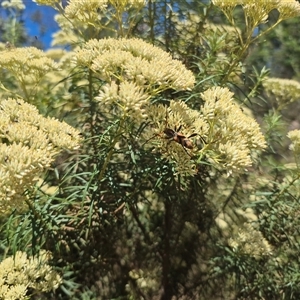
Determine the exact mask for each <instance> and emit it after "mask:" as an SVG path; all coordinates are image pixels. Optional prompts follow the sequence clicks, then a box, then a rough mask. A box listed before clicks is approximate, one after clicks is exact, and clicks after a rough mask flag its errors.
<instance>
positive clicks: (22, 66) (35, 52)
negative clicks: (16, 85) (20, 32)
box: [0, 47, 58, 85]
mask: <svg viewBox="0 0 300 300" xmlns="http://www.w3.org/2000/svg"><path fill="white" fill-rule="evenodd" d="M0 68H3V69H5V70H8V71H10V72H11V73H12V74H13V75H14V76H15V77H16V79H17V80H18V81H19V82H20V83H21V84H23V85H26V84H28V85H33V84H36V83H38V82H39V81H40V80H41V79H42V77H44V76H45V75H46V74H47V73H49V72H51V71H53V70H57V69H58V66H57V64H56V63H55V62H54V61H53V60H52V59H50V58H48V57H47V56H46V54H45V53H44V52H43V51H41V50H39V49H37V48H34V47H27V48H10V49H5V50H3V51H1V55H0Z"/></svg>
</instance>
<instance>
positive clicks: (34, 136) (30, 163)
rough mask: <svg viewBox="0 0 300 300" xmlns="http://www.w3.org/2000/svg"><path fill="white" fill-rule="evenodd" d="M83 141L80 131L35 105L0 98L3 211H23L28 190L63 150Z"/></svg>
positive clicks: (0, 200)
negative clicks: (49, 116)
mask: <svg viewBox="0 0 300 300" xmlns="http://www.w3.org/2000/svg"><path fill="white" fill-rule="evenodd" d="M80 141H81V138H80V135H79V132H78V131H77V130H75V129H74V128H73V127H71V126H69V125H67V124H66V123H64V122H59V121H58V120H55V119H51V118H44V117H43V116H41V115H40V114H39V113H38V110H37V109H36V108H35V107H34V106H33V105H30V104H28V103H25V102H24V101H23V100H21V99H18V100H14V99H7V100H0V161H1V164H0V178H1V181H0V211H1V212H2V213H6V212H8V211H9V210H10V209H12V208H16V209H18V210H23V209H24V208H25V207H26V206H25V202H24V199H25V196H24V192H25V190H26V189H28V188H32V187H33V185H34V184H35V183H36V182H37V180H38V177H39V176H40V175H41V174H42V172H43V171H44V170H45V169H46V168H49V167H50V164H51V162H53V160H54V159H55V156H56V155H57V154H58V153H59V152H60V151H61V150H63V149H70V150H72V149H73V150H75V149H77V148H78V147H79V144H80Z"/></svg>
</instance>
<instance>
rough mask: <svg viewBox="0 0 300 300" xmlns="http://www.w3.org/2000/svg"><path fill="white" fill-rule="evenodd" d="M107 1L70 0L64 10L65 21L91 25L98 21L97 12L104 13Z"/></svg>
mask: <svg viewBox="0 0 300 300" xmlns="http://www.w3.org/2000/svg"><path fill="white" fill-rule="evenodd" d="M108 3H109V1H108V0H94V1H90V0H70V1H69V2H68V5H67V6H66V8H65V15H66V17H67V19H69V20H71V21H72V20H74V21H77V22H81V23H85V24H89V23H90V24H93V23H97V22H98V21H99V18H100V15H99V12H101V11H105V10H106V8H107V5H108Z"/></svg>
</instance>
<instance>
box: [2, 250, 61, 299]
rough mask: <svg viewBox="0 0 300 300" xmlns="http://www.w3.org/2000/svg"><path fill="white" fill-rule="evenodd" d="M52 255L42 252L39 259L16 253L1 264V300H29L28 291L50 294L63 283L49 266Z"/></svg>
mask: <svg viewBox="0 0 300 300" xmlns="http://www.w3.org/2000/svg"><path fill="white" fill-rule="evenodd" d="M50 258H51V255H50V253H49V252H46V251H41V252H40V254H39V256H37V257H28V256H27V254H26V253H24V252H20V251H18V252H16V254H15V256H14V257H8V258H6V259H4V260H3V261H2V262H1V263H0V299H7V300H9V299H11V300H15V299H19V300H21V299H29V298H28V295H27V292H28V289H33V290H35V291H36V292H49V291H51V290H55V289H57V288H58V287H59V286H60V284H61V283H62V278H61V276H60V275H59V274H58V273H57V272H56V271H54V270H53V268H52V267H51V266H50V265H49V264H48V262H49V259H50Z"/></svg>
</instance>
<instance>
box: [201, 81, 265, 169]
mask: <svg viewBox="0 0 300 300" xmlns="http://www.w3.org/2000/svg"><path fill="white" fill-rule="evenodd" d="M201 97H202V99H203V100H204V101H205V103H204V104H203V105H202V106H201V108H200V111H201V117H202V119H203V120H205V121H206V122H207V123H208V124H209V131H208V132H209V134H208V136H207V143H208V145H207V150H210V151H209V152H208V153H207V156H208V157H209V158H210V159H211V161H212V162H213V163H214V165H215V166H216V167H221V168H222V169H224V170H226V171H227V173H228V174H231V173H233V172H238V171H244V170H245V169H246V168H247V167H249V166H250V165H251V163H252V159H251V152H252V151H254V150H263V149H264V148H266V142H265V139H264V136H263V135H262V133H261V131H260V127H259V125H258V123H257V122H256V121H255V120H254V119H253V118H251V117H249V116H247V115H246V114H244V112H243V111H242V110H241V108H240V107H239V106H238V105H237V104H236V103H235V102H234V99H233V93H231V92H230V91H229V90H228V89H227V88H221V87H214V88H211V89H209V90H207V91H205V92H204V93H202V94H201Z"/></svg>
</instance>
